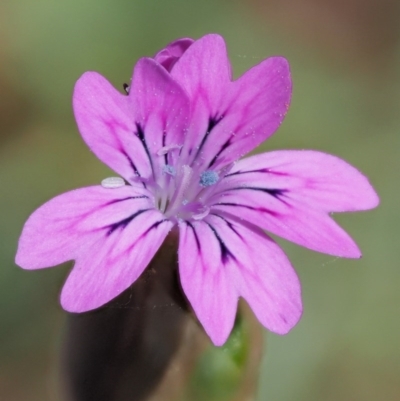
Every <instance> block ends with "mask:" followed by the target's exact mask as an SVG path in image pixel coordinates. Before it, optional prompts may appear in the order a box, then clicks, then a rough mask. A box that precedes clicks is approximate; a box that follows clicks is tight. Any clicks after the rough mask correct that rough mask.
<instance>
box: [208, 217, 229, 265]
mask: <svg viewBox="0 0 400 401" xmlns="http://www.w3.org/2000/svg"><path fill="white" fill-rule="evenodd" d="M206 224H207V225H208V226H209V227H210V230H211V231H212V233H213V234H214V235H215V238H216V239H217V241H218V244H219V248H220V250H221V261H222V263H223V264H225V263H226V262H227V260H228V259H229V258H231V259H233V260H236V258H235V256H234V255H233V253H232V252H231V251H230V250H229V249H228V247H227V246H226V244H225V242H224V241H223V240H222V238H221V237H220V235H219V234H218V232H217V230H216V229H215V227H214V226H212V225H211V224H210V223H206Z"/></svg>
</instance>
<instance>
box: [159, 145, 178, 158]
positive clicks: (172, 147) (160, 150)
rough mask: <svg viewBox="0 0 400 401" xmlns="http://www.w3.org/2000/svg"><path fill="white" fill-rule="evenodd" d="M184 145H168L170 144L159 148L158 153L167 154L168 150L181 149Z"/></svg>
mask: <svg viewBox="0 0 400 401" xmlns="http://www.w3.org/2000/svg"><path fill="white" fill-rule="evenodd" d="M181 147H182V145H168V146H163V147H162V148H161V149H159V150H158V151H157V155H158V156H163V155H166V154H167V153H168V152H170V151H171V150H175V149H180V148H181Z"/></svg>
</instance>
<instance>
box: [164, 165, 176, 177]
mask: <svg viewBox="0 0 400 401" xmlns="http://www.w3.org/2000/svg"><path fill="white" fill-rule="evenodd" d="M163 173H165V174H169V175H172V176H175V175H176V169H175V167H174V166H171V165H170V164H166V165H165V166H164V167H163Z"/></svg>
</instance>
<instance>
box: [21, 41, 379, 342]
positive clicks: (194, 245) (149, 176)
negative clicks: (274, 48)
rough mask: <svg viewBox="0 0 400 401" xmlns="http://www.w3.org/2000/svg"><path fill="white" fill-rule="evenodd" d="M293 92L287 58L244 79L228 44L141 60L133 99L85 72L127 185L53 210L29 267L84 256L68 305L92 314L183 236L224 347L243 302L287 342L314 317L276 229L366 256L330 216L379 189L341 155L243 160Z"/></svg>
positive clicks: (28, 251)
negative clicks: (175, 234)
mask: <svg viewBox="0 0 400 401" xmlns="http://www.w3.org/2000/svg"><path fill="white" fill-rule="evenodd" d="M291 88H292V86H291V79H290V72H289V66H288V63H287V61H286V60H285V59H284V58H281V57H271V58H269V59H266V60H264V61H262V62H261V63H260V64H258V65H257V66H255V67H253V68H252V69H251V70H249V71H248V72H246V73H245V74H244V75H243V76H242V77H240V78H239V79H237V80H235V81H232V79H231V69H230V64H229V60H228V58H227V53H226V48H225V43H224V40H223V39H222V38H221V37H220V36H218V35H207V36H204V37H203V38H201V39H199V40H197V41H194V42H193V41H192V40H191V39H181V40H178V41H176V42H174V43H172V44H170V45H169V46H168V47H167V48H165V49H164V50H162V51H161V52H159V53H158V54H157V55H156V57H155V59H151V58H142V59H140V60H139V61H138V63H137V64H136V66H135V68H134V72H133V77H132V82H131V85H130V89H129V95H128V96H126V95H123V94H121V93H119V92H118V91H117V90H115V89H114V88H113V87H112V86H111V85H110V83H109V82H108V81H106V80H105V79H104V78H103V77H102V76H101V75H99V74H97V73H95V72H87V73H85V74H84V75H83V76H82V77H81V78H80V79H79V80H78V82H77V83H76V86H75V91H74V95H73V107H74V112H75V117H76V121H77V124H78V127H79V130H80V132H81V135H82V137H83V139H84V140H85V142H86V143H87V145H88V146H89V148H90V149H91V150H92V151H93V152H94V153H95V154H96V155H97V157H98V158H99V159H100V160H101V161H102V162H104V163H105V164H107V165H108V166H109V167H110V168H112V169H113V170H114V171H115V172H117V173H118V174H119V175H120V176H122V177H123V178H124V180H123V179H122V178H114V179H106V180H104V181H103V185H101V186H93V187H88V188H81V189H77V190H74V191H71V192H68V193H65V194H63V195H60V196H57V197H56V198H54V199H52V200H50V201H49V202H47V203H46V204H44V205H43V206H41V207H40V208H39V209H38V210H36V211H35V212H34V213H33V214H32V215H31V217H30V218H29V219H28V221H27V222H26V224H25V227H24V229H23V232H22V235H21V238H20V241H19V247H18V253H17V256H16V262H17V264H19V265H20V266H22V267H23V268H25V269H39V268H44V267H48V266H52V265H57V264H60V263H63V262H65V261H68V260H72V259H73V260H75V261H76V262H75V266H74V268H73V269H72V271H71V273H70V275H69V277H68V279H67V280H66V282H65V285H64V288H63V290H62V293H61V304H62V306H63V307H64V309H66V310H67V311H71V312H84V311H88V310H91V309H94V308H98V307H100V306H102V305H104V304H105V303H107V302H108V301H110V300H111V299H113V298H114V297H116V296H117V295H118V294H120V293H121V292H122V291H124V290H125V289H127V288H128V287H129V286H130V285H131V284H132V283H133V282H134V281H135V280H136V279H137V278H138V277H139V276H140V274H141V273H142V272H143V270H144V269H145V268H146V266H147V265H148V263H149V262H150V260H151V259H152V257H153V256H154V254H155V252H156V251H157V250H158V248H159V247H160V246H161V244H162V243H163V241H164V239H165V238H166V236H167V235H168V233H169V232H170V231H171V230H172V229H173V228H174V227H178V228H179V274H180V280H181V285H182V288H183V291H184V293H185V294H186V296H187V298H188V300H189V302H190V304H191V306H192V307H193V310H194V311H195V313H196V315H197V317H198V319H199V320H200V322H201V323H202V325H203V326H204V329H205V330H206V332H207V333H208V335H209V336H210V338H211V340H212V341H213V343H214V344H216V345H221V344H223V343H224V342H225V340H226V339H227V337H228V335H229V333H230V331H231V329H232V326H233V323H234V318H235V314H236V308H237V302H238V298H239V297H243V298H244V299H245V300H246V301H247V302H248V303H249V305H250V307H251V308H252V310H253V311H254V313H255V315H256V316H257V318H258V319H259V321H260V322H261V323H262V324H263V325H264V326H265V327H267V328H268V329H269V330H271V331H273V332H275V333H278V334H285V333H287V332H288V331H289V330H290V329H291V328H292V327H293V326H294V325H295V324H296V323H297V322H298V320H299V318H300V316H301V313H302V305H301V291H300V283H299V280H298V278H297V275H296V273H295V271H294V270H293V268H292V266H291V264H290V262H289V260H288V258H287V257H286V256H285V254H284V253H283V251H282V250H281V249H280V248H279V246H278V245H277V244H276V243H275V242H274V241H273V240H272V239H271V238H270V237H269V236H268V235H267V234H265V233H264V231H263V230H266V231H269V232H271V233H274V234H277V235H279V236H281V237H283V238H285V239H288V240H290V241H293V242H295V243H296V244H299V245H302V246H305V247H307V248H310V249H313V250H315V251H319V252H324V253H327V254H330V255H336V256H341V257H349V258H358V257H360V255H361V253H360V251H359V249H358V247H357V245H356V244H355V243H354V241H353V240H352V239H351V238H350V237H349V235H348V234H346V232H345V231H343V230H342V229H341V228H340V227H339V226H338V225H337V224H336V223H335V222H334V220H333V219H332V218H331V217H330V216H329V214H328V213H329V212H344V211H355V210H365V209H370V208H373V207H375V206H376V205H377V204H378V197H377V195H376V194H375V192H374V190H373V189H372V187H371V186H370V184H369V183H368V180H367V179H366V178H365V177H364V176H363V175H362V174H361V173H360V172H359V171H357V170H356V169H355V168H354V167H352V166H350V165H349V164H347V163H346V162H344V161H342V160H340V159H338V158H337V157H335V156H330V155H327V154H324V153H321V152H316V151H299V150H283V151H274V152H270V153H263V154H259V155H256V156H250V157H248V158H245V159H243V160H240V161H238V160H239V159H240V158H241V157H242V156H243V155H244V154H245V153H247V152H249V151H251V150H253V149H254V148H255V147H256V146H258V145H259V144H260V143H262V142H263V141H265V140H266V139H267V138H268V137H269V136H270V135H272V134H273V133H274V132H275V131H276V129H277V128H278V127H279V125H280V124H281V123H282V121H283V118H284V116H285V114H286V112H287V110H288V107H289V102H290V96H291Z"/></svg>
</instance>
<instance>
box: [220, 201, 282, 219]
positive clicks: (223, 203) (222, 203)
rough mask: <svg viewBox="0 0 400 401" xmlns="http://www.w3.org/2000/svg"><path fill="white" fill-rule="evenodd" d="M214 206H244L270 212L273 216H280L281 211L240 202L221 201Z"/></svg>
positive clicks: (257, 210)
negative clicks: (277, 211)
mask: <svg viewBox="0 0 400 401" xmlns="http://www.w3.org/2000/svg"><path fill="white" fill-rule="evenodd" d="M213 206H232V207H242V208H245V209H250V210H254V211H256V212H262V213H268V214H270V215H271V216H274V217H279V216H280V214H279V213H276V212H274V211H272V210H269V209H266V208H263V207H253V206H249V205H242V204H240V203H233V202H219V203H215V204H214V205H213ZM219 217H220V216H219Z"/></svg>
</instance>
